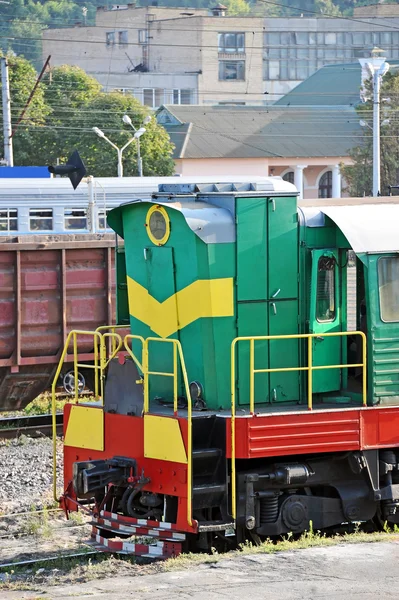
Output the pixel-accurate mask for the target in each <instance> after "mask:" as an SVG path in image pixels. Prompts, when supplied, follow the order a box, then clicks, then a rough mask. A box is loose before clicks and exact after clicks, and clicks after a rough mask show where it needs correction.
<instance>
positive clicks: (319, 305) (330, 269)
mask: <svg viewBox="0 0 399 600" xmlns="http://www.w3.org/2000/svg"><path fill="white" fill-rule="evenodd" d="M316 319H317V320H318V322H319V323H326V322H328V321H334V319H335V260H334V258H332V257H329V256H321V257H320V258H319V262H318V265H317V290H316Z"/></svg>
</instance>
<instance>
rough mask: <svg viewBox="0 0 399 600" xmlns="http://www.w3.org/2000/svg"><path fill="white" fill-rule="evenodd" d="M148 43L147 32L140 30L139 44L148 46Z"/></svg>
mask: <svg viewBox="0 0 399 600" xmlns="http://www.w3.org/2000/svg"><path fill="white" fill-rule="evenodd" d="M146 43H147V30H146V29H139V44H146Z"/></svg>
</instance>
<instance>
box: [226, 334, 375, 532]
mask: <svg viewBox="0 0 399 600" xmlns="http://www.w3.org/2000/svg"><path fill="white" fill-rule="evenodd" d="M348 335H360V337H361V338H362V340H363V344H362V362H361V363H356V364H343V365H321V366H319V365H317V366H314V365H313V348H312V340H313V338H319V337H323V338H324V337H342V336H348ZM290 339H307V341H308V344H307V345H308V353H307V354H308V364H307V366H306V367H285V368H275V369H255V342H256V341H267V340H290ZM244 341H246V342H249V371H250V374H249V411H250V413H251V415H253V414H254V413H255V375H256V373H278V372H289V371H307V372H308V378H307V379H308V392H307V398H308V410H312V409H313V371H316V370H321V369H347V368H349V367H362V380H363V406H367V369H366V361H367V348H366V335H365V334H364V333H363V332H362V331H337V332H334V333H323V334H319V333H300V334H293V335H262V336H245V337H237V338H235V339H234V340H233V342H232V344H231V356H230V359H231V514H232V517H233V519H234V520H235V518H236V467H235V456H236V433H235V418H236V368H235V366H236V346H237V344H238V342H244Z"/></svg>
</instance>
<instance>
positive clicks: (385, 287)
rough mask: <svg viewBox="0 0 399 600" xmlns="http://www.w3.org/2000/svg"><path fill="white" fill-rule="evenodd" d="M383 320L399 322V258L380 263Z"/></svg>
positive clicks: (380, 261) (379, 283) (391, 257)
mask: <svg viewBox="0 0 399 600" xmlns="http://www.w3.org/2000/svg"><path fill="white" fill-rule="evenodd" d="M378 285H379V291H380V311H381V320H382V321H385V322H388V323H391V322H396V321H399V257H397V256H390V257H386V258H385V257H384V258H380V259H379V261H378Z"/></svg>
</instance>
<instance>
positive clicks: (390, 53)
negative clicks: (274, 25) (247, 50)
mask: <svg viewBox="0 0 399 600" xmlns="http://www.w3.org/2000/svg"><path fill="white" fill-rule="evenodd" d="M374 46H378V48H382V49H383V50H384V51H385V52H386V54H387V59H388V60H389V59H393V58H397V57H399V48H398V46H399V32H396V31H383V32H375V33H374V32H365V31H356V32H336V31H329V32H310V31H301V32H284V31H282V32H272V33H271V32H266V33H264V37H263V61H264V69H263V74H264V79H265V80H269V81H270V80H280V81H284V80H288V81H290V80H291V81H302V80H304V79H306V78H307V77H310V75H312V74H313V73H314V72H315V71H316V70H317V69H319V68H321V67H323V66H324V65H328V64H338V63H342V62H352V61H353V62H356V61H357V58H362V57H367V56H369V55H370V51H371V49H372V48H373V47H374Z"/></svg>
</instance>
